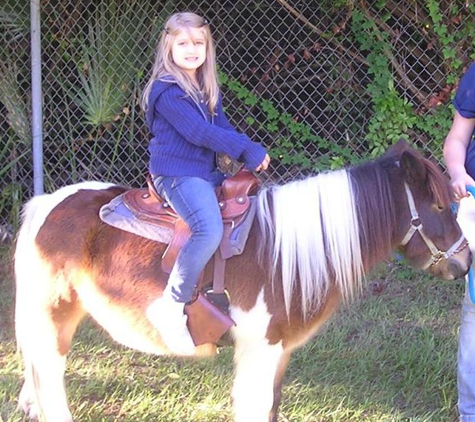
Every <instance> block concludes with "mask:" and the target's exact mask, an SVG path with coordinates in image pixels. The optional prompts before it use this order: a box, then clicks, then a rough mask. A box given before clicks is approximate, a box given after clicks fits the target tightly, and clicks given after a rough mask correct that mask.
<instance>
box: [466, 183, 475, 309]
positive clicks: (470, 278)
mask: <svg viewBox="0 0 475 422" xmlns="http://www.w3.org/2000/svg"><path fill="white" fill-rule="evenodd" d="M467 191H468V192H469V193H470V194H471V195H472V197H473V198H474V199H475V188H474V187H473V186H467ZM467 276H468V292H469V294H470V299H471V300H472V303H475V287H474V282H473V268H472V266H471V265H470V269H469V270H468V275H467Z"/></svg>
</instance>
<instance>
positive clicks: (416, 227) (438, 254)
mask: <svg viewBox="0 0 475 422" xmlns="http://www.w3.org/2000/svg"><path fill="white" fill-rule="evenodd" d="M404 188H405V190H406V196H407V202H408V205H409V209H410V211H411V226H410V227H409V230H408V231H407V233H406V235H405V236H404V238H403V239H402V241H401V245H402V246H405V245H407V244H408V243H409V241H410V240H411V239H412V236H414V233H416V232H419V234H420V236H421V237H422V240H424V243H425V244H426V246H427V248H428V249H429V251H430V252H431V257H430V258H429V260H428V261H427V263H426V264H425V265H424V266H423V267H422V269H423V270H427V269H428V268H429V267H431V266H432V265H436V264H438V263H439V262H440V261H441V260H442V259H444V258H445V259H447V258H449V257H451V256H452V255H453V254H454V253H456V252H458V251H460V250H462V249H464V248H466V247H467V246H468V242H467V240H466V239H465V237H464V236H463V234H462V235H461V236H460V238H459V239H458V240H457V241H456V242H455V243H454V244H453V245H452V246H451V247H450V248H449V250H448V251H446V252H443V251H441V250H440V249H439V248H437V247H436V246H435V245H434V242H432V240H431V239H429V238H428V237H427V236H426V234H425V233H424V230H423V226H422V222H421V219H420V218H419V213H418V212H417V209H416V204H415V202H414V196H413V195H412V192H411V189H410V188H409V186H408V184H407V183H404Z"/></svg>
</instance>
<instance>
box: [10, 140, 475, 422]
mask: <svg viewBox="0 0 475 422" xmlns="http://www.w3.org/2000/svg"><path fill="white" fill-rule="evenodd" d="M123 191H124V188H123V187H120V186H115V185H112V184H106V183H101V182H84V183H79V184H76V185H72V186H67V187H63V188H61V189H59V190H58V191H56V192H54V193H52V194H48V195H42V196H37V197H35V198H33V199H31V200H30V201H29V202H28V203H27V204H26V205H25V207H24V212H23V225H22V227H21V230H20V232H19V236H18V239H17V245H16V252H15V274H16V286H17V291H16V336H17V342H18V346H19V349H20V350H21V353H22V356H23V359H24V366H25V371H24V377H25V380H24V385H23V388H22V391H21V393H20V398H19V404H20V406H21V408H22V409H23V410H24V411H25V412H26V413H27V414H28V415H29V416H30V417H31V418H33V419H38V418H40V417H41V416H42V417H43V418H44V420H45V421H46V422H71V421H72V420H73V417H72V415H71V412H70V410H69V407H68V401H67V397H66V391H65V387H64V371H65V364H66V355H67V353H68V351H69V349H70V347H71V342H72V339H73V336H74V333H75V331H76V329H77V327H78V324H79V323H80V322H81V320H82V319H83V317H84V316H85V315H86V314H90V315H91V316H92V318H94V319H95V320H96V321H97V322H98V323H99V324H100V325H101V326H102V327H103V328H104V329H105V330H106V331H107V332H109V333H110V335H111V336H112V337H113V338H114V339H115V340H116V341H117V342H119V343H122V344H124V345H126V346H130V347H132V348H135V349H137V350H140V351H143V352H145V353H153V354H167V353H168V350H167V349H166V347H165V346H164V344H163V343H162V341H161V338H160V334H159V333H158V332H157V331H156V330H155V329H154V328H153V326H152V325H151V324H150V323H149V322H148V320H147V318H146V313H147V307H148V306H149V305H150V304H151V303H152V302H153V301H154V300H155V299H156V298H157V297H159V296H160V295H161V292H162V291H163V289H164V287H165V285H166V282H167V275H166V274H165V273H164V272H163V271H162V269H161V266H160V262H161V257H162V254H163V252H164V250H165V247H166V245H164V244H160V243H157V242H153V241H151V240H147V239H145V238H142V237H139V236H136V235H133V234H130V233H127V232H124V231H121V230H119V229H116V228H113V227H110V226H108V225H106V224H104V223H103V222H102V221H101V220H100V219H99V216H98V213H99V209H100V207H101V206H102V205H104V204H105V203H107V202H109V201H110V200H111V199H112V198H113V197H115V196H116V195H118V194H120V193H122V192H123ZM451 199H452V192H451V188H450V186H449V184H448V181H447V179H446V178H445V177H444V176H443V174H442V173H441V171H440V170H439V169H438V168H437V166H436V165H434V164H433V163H431V162H430V161H429V160H427V159H425V158H423V157H422V156H421V155H420V154H418V153H417V152H415V151H414V150H413V149H412V148H410V147H408V146H407V144H405V143H399V144H397V146H395V147H393V148H392V149H390V150H389V151H388V152H387V153H386V154H385V155H384V156H383V157H380V158H379V159H376V160H372V161H369V162H367V163H365V164H362V165H359V166H355V167H352V168H348V169H343V170H338V171H333V172H325V173H321V174H318V175H316V176H312V177H308V178H306V179H303V180H299V181H294V182H291V183H288V184H284V185H280V186H271V187H267V188H262V189H261V191H260V192H259V194H258V197H257V203H258V209H257V214H256V215H257V218H256V221H255V222H254V224H253V227H252V229H251V232H250V237H249V239H248V242H247V245H246V248H245V250H244V252H243V253H242V255H240V256H235V257H233V258H231V259H229V260H228V262H227V264H226V286H227V289H228V291H229V295H230V314H231V317H232V318H233V320H234V321H235V322H236V326H235V327H233V328H232V329H231V336H232V339H233V342H234V348H235V354H234V361H235V378H234V384H233V391H232V395H233V403H234V415H235V416H234V417H235V421H236V422H269V421H272V422H275V421H277V408H278V406H279V403H280V399H281V397H280V396H281V386H282V381H283V377H284V372H285V369H286V367H287V364H288V362H289V359H290V357H291V354H292V352H293V351H294V350H295V349H297V348H298V347H300V346H302V345H303V344H305V343H306V342H307V341H308V340H309V339H311V338H312V336H314V334H315V333H316V332H317V330H318V329H319V327H320V326H321V325H322V324H323V323H324V322H325V321H326V320H327V319H328V318H329V317H330V316H331V315H332V314H333V313H334V312H335V310H336V309H337V308H338V305H339V304H340V303H341V302H342V301H344V302H347V301H350V300H351V299H353V298H354V297H355V296H356V295H357V293H358V291H359V290H360V288H361V286H362V283H363V282H364V276H365V273H367V272H368V271H369V270H370V269H371V268H372V267H373V266H374V265H375V264H377V263H379V262H382V261H383V260H386V259H390V258H391V256H392V253H393V251H394V250H398V251H399V252H400V253H401V254H402V255H404V256H405V258H406V259H407V260H408V262H409V263H410V264H411V265H413V266H414V267H417V268H422V269H426V270H428V271H429V272H430V273H432V274H433V275H435V276H438V277H442V278H444V279H447V280H452V279H456V278H459V277H462V276H464V275H465V274H466V273H467V271H468V269H469V266H470V262H471V256H470V252H469V248H468V247H467V243H466V240H465V238H464V237H463V236H462V233H461V230H460V228H459V226H458V225H457V223H456V220H455V217H454V215H453V214H452V212H451V208H450V202H451ZM211 272H212V271H211V269H210V268H207V269H206V274H205V276H204V280H207V281H210V280H211ZM215 347H216V346H215V345H203V346H200V347H198V348H197V355H206V354H207V355H209V354H212V353H214V352H215Z"/></svg>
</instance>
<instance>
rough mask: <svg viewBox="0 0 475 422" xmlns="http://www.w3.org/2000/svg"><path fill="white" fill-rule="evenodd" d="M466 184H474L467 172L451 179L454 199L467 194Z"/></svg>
mask: <svg viewBox="0 0 475 422" xmlns="http://www.w3.org/2000/svg"><path fill="white" fill-rule="evenodd" d="M467 186H475V181H474V180H473V179H472V178H471V177H470V176H469V175H468V174H467V173H465V174H464V175H460V176H459V177H457V178H455V179H453V180H452V187H453V188H454V193H455V199H457V200H458V201H459V200H460V199H462V198H464V197H467V196H468V192H467Z"/></svg>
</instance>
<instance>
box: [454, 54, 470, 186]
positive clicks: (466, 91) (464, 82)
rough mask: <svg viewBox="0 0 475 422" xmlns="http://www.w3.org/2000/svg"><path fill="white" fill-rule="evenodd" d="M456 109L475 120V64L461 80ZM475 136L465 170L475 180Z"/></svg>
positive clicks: (455, 100) (468, 151) (455, 104)
mask: <svg viewBox="0 0 475 422" xmlns="http://www.w3.org/2000/svg"><path fill="white" fill-rule="evenodd" d="M453 104H454V107H455V109H456V110H457V111H458V112H459V113H460V115H461V116H462V117H465V118H466V119H473V118H475V62H474V63H472V64H471V65H470V67H469V68H468V70H467V72H466V73H465V74H464V75H463V76H462V79H460V84H459V86H458V88H457V93H456V94H455V98H454V101H453ZM473 138H474V135H473V134H472V139H471V141H470V144H469V146H468V149H467V155H466V158H465V168H466V169H467V173H468V174H469V175H470V176H471V177H472V178H474V179H475V141H474V139H473Z"/></svg>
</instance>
